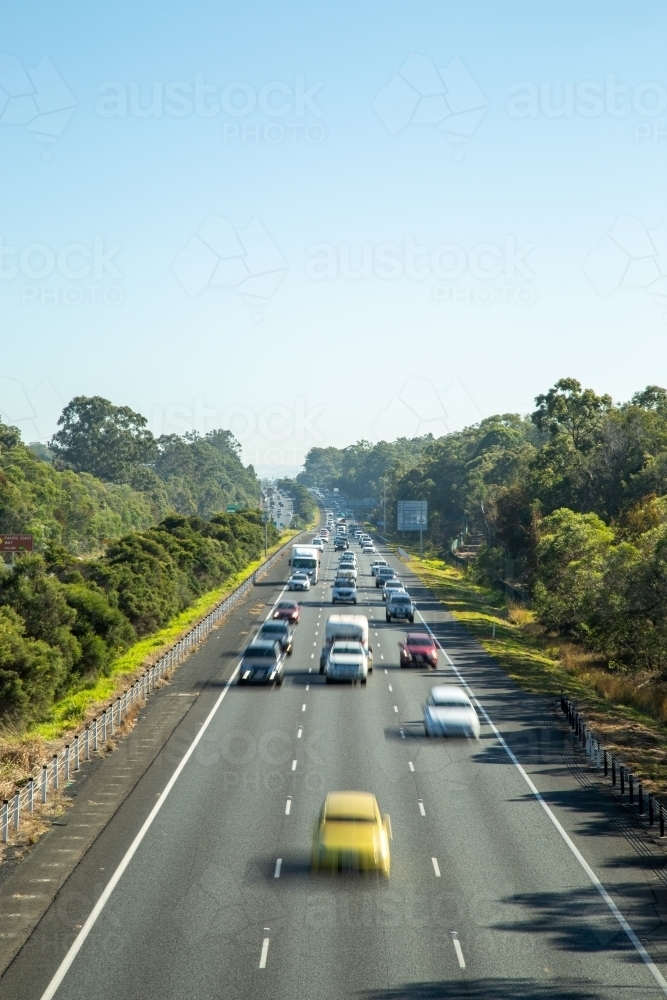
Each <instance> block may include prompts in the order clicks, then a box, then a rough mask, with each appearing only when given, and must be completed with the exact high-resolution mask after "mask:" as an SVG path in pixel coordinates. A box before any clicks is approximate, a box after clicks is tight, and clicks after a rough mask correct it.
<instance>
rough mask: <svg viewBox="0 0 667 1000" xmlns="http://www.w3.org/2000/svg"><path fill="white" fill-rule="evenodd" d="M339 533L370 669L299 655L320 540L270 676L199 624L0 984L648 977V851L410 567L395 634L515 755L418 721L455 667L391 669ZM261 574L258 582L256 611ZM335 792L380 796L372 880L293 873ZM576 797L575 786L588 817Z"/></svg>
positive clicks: (165, 989)
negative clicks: (380, 852) (157, 711)
mask: <svg viewBox="0 0 667 1000" xmlns="http://www.w3.org/2000/svg"><path fill="white" fill-rule="evenodd" d="M353 548H354V551H355V552H356V553H357V558H358V562H359V566H360V577H359V583H360V591H359V597H360V603H359V605H358V606H357V607H356V609H351V610H354V611H356V613H364V614H367V615H368V618H369V621H370V623H371V642H372V645H373V648H374V662H375V668H374V672H373V674H372V675H371V676H370V677H369V681H368V684H367V686H366V687H362V686H350V685H325V683H324V678H323V677H321V676H320V675H319V672H318V664H319V652H320V648H321V644H322V638H323V634H324V626H325V623H326V619H327V616H328V615H329V614H331V613H332V610H334V609H332V607H331V604H330V594H331V581H332V579H333V576H334V567H335V565H336V564H337V561H338V555H339V554H338V553H334V552H333V548H332V546H331V544H330V543H329V544H328V545H327V546H326V548H325V552H324V555H323V560H322V570H323V572H322V575H321V578H320V582H319V584H318V585H317V586H316V587H314V588H313V589H312V590H311V591H310V592H309V593H308V594H304V595H299V597H300V599H301V603H302V618H301V623H300V624H299V626H298V627H297V630H296V639H295V646H294V653H293V655H292V656H291V657H290V658H289V660H288V663H287V673H286V677H285V683H284V685H283V687H282V688H280V689H270V688H245V687H243V688H241V687H238V686H236V684H235V683H232V684H231V685H229V684H228V681H229V679H230V677H232V676H233V672H234V670H235V668H236V664H237V662H238V657H234V658H232V657H230V656H229V653H230V652H238V648H240V644H239V640H238V637H236V638H235V640H234V641H235V643H236V645H235V648H234V650H229V649H227V645H228V644H229V643H230V639H229V636H230V635H231V634H232V632H231V631H230V629H229V628H227V627H226V626H225V627H222V628H221V629H219V630H217V631H216V632H214V633H213V635H212V636H211V638H210V639H209V640H208V642H207V643H206V646H205V647H204V648H203V649H202V650H201V651H200V652H199V653H197V654H195V656H196V657H207V658H208V659H207V660H206V662H207V663H211V664H213V667H212V668H211V671H210V677H209V679H208V682H207V684H206V685H205V689H204V691H203V693H202V695H201V696H200V698H199V699H198V701H197V704H196V705H195V706H194V707H193V708H192V709H191V710H190V711H189V712H188V714H187V716H186V717H185V718H184V720H183V722H182V723H181V725H180V726H179V727H178V728H177V730H176V731H175V732H174V734H173V735H172V737H171V739H170V740H169V742H168V743H167V745H166V746H165V748H164V750H163V751H162V754H161V755H160V758H159V760H158V761H156V763H155V765H154V766H153V767H152V768H151V769H149V771H148V772H147V773H146V774H145V776H144V778H143V779H142V780H141V781H140V783H139V785H138V786H137V788H136V789H135V791H134V792H133V794H132V795H131V796H130V797H129V798H128V799H127V800H126V802H125V803H124V805H123V806H122V807H121V809H120V810H119V811H118V813H117V814H116V816H115V817H114V819H113V820H112V821H111V823H110V824H109V826H108V827H107V828H106V829H105V830H104V832H103V834H102V835H101V836H100V837H99V838H98V840H97V841H96V842H95V844H94V846H93V847H92V848H91V849H90V850H89V851H88V853H87V854H86V855H85V857H84V858H83V860H82V862H81V863H80V864H79V866H78V868H77V869H76V870H75V872H74V873H73V875H72V876H71V877H70V879H69V880H68V882H67V883H66V885H65V886H64V888H63V889H62V891H61V893H60V895H59V897H58V898H57V899H56V901H55V902H54V904H53V907H52V911H53V912H51V913H50V914H48V915H47V917H45V919H44V920H43V921H42V923H41V924H40V925H39V926H38V927H37V929H36V930H35V932H34V933H33V935H32V936H31V938H30V939H29V941H28V942H27V943H26V945H25V946H24V948H23V949H22V951H21V952H20V953H19V955H18V956H17V958H16V959H15V961H14V962H13V963H12V965H11V966H10V968H9V969H8V970H7V972H6V974H5V976H4V977H3V978H2V980H0V996H1V997H3V998H5V997H7V998H9V997H11V998H12V1000H27V998H31V1000H34V998H39V997H42V996H44V995H45V993H46V995H47V996H51V995H55V996H56V997H57V998H58V1000H95V998H105V1000H109V998H112V997H120V998H122V1000H135V998H136V1000H165V998H179V1000H191V998H192V1000H195V998H197V1000H209V998H218V997H220V998H222V997H224V998H234V1000H236V998H238V1000H241V998H253V1000H256V998H262V997H266V998H267V1000H269V998H270V1000H279V998H280V1000H282V998H284V1000H300V998H304V1000H340V998H347V997H361V998H365V1000H371V998H396V1000H398V998H406V1000H407V998H418V1000H435V998H436V997H437V998H440V997H446V998H452V997H467V998H477V1000H501V998H502V1000H509V998H516V997H518V998H524V1000H527V998H543V997H544V998H546V997H549V998H559V1000H583V998H590V1000H593V998H595V1000H600V998H609V1000H611V998H620V997H623V998H624V1000H649V998H654V997H659V996H660V997H662V996H664V995H665V992H664V991H663V989H662V987H661V986H660V983H659V977H660V972H659V971H658V968H655V967H654V969H653V971H652V968H651V966H650V964H648V963H650V961H651V959H654V960H655V961H656V963H657V966H658V967H659V968H660V969H662V971H663V972H664V971H665V966H664V964H663V959H664V958H665V955H666V954H667V952H666V950H665V947H664V941H663V938H662V936H661V934H660V933H658V932H657V931H656V928H659V927H661V926H662V924H663V922H664V909H663V911H662V913H663V919H662V920H661V918H660V913H659V910H660V907H661V906H662V902H664V897H663V896H660V893H661V892H664V891H665V885H664V883H665V876H664V872H663V871H662V867H661V865H662V862H661V860H660V857H659V852H657V853H656V852H653V853H652V854H651V851H650V849H649V848H648V847H646V844H644V842H641V849H640V847H638V846H637V845H636V844H633V838H634V839H635V841H637V842H638V843H639V840H641V838H639V840H638V839H637V838H638V837H639V834H637V833H636V832H635V831H634V830H633V829H631V828H629V829H626V828H625V827H623V823H622V821H620V820H617V819H616V818H615V816H614V814H613V812H614V807H613V804H612V805H611V806H610V807H609V810H608V811H607V812H605V809H606V808H607V807H606V806H605V805H604V802H603V798H604V797H603V796H601V795H600V794H599V793H598V792H597V791H596V789H595V788H591V787H588V786H587V784H586V779H585V777H582V776H581V775H582V774H583V771H581V768H580V765H579V763H577V761H576V760H574V761H573V760H572V759H571V755H570V751H569V750H568V747H569V743H568V742H567V740H566V739H565V737H564V735H563V732H562V731H561V729H559V728H558V725H557V724H556V723H555V722H554V721H553V719H552V717H551V716H549V714H548V713H545V712H544V705H543V703H542V702H540V701H539V699H532V698H530V697H529V696H526V695H523V694H521V692H519V691H518V689H517V688H516V687H514V685H512V684H511V682H509V681H508V680H507V679H506V678H505V675H504V674H502V673H501V671H499V670H498V669H497V668H496V667H494V666H493V664H492V662H491V661H490V660H488V658H486V657H484V656H483V655H482V654H481V653H480V651H479V649H478V647H477V646H476V645H475V644H474V643H473V642H471V640H470V639H469V638H468V637H467V636H466V633H465V632H464V631H463V630H461V629H459V628H458V627H456V626H454V625H453V624H452V622H451V619H450V616H449V615H448V614H447V613H446V612H445V611H444V610H443V608H442V607H441V606H440V605H438V604H437V603H436V602H435V601H434V600H433V599H432V598H431V597H430V595H429V594H428V592H427V591H426V590H425V589H424V588H421V587H420V586H418V585H417V583H416V581H415V579H414V578H407V583H408V586H409V588H410V590H411V592H412V593H413V596H414V597H416V599H417V603H418V606H419V608H420V615H421V621H418V622H416V623H415V628H424V627H425V625H424V624H423V622H426V623H428V626H429V627H430V628H432V629H433V631H434V633H435V634H436V635H437V636H438V638H439V639H440V641H441V642H442V645H443V647H444V648H445V649H446V651H447V654H448V656H449V657H451V661H452V662H453V663H454V665H455V666H456V668H457V669H458V670H459V671H460V673H461V676H462V677H464V678H465V680H466V681H467V682H468V683H469V684H470V686H471V688H472V690H473V691H474V693H475V695H476V696H477V698H478V699H479V702H480V705H482V706H483V707H484V709H485V711H486V712H487V713H488V715H489V718H490V719H491V720H492V721H493V722H494V723H495V725H496V726H497V728H498V731H499V732H500V733H501V734H502V736H503V738H504V739H505V740H506V745H507V748H508V749H511V751H512V752H513V753H514V754H515V759H516V761H517V762H519V763H520V764H521V765H522V767H523V768H524V773H522V772H521V770H520V769H519V767H517V764H516V763H515V762H514V761H513V760H512V758H511V757H510V756H509V755H508V753H507V750H506V748H505V746H504V745H503V743H502V742H501V741H500V740H499V738H498V735H497V733H496V732H495V731H494V729H493V728H492V727H491V726H490V725H489V724H488V720H486V719H482V732H481V738H480V740H479V741H472V740H471V741H468V740H449V741H445V740H429V739H427V738H426V737H425V736H424V732H423V726H422V724H421V708H422V705H423V703H424V701H425V700H426V697H427V695H428V692H429V689H430V687H431V686H432V685H433V684H434V683H437V682H440V683H441V682H442V681H443V679H444V680H447V681H453V682H456V681H457V677H456V675H455V673H454V672H453V671H452V669H451V667H450V666H449V663H448V659H447V656H446V655H445V653H444V652H441V654H440V664H439V668H438V670H437V671H433V670H431V671H425V670H420V669H411V670H407V669H406V670H401V669H400V668H399V659H398V640H399V638H400V637H401V636H402V634H403V633H404V631H405V628H404V627H402V626H400V625H398V624H396V623H394V624H392V625H387V624H386V623H385V616H384V605H383V603H382V600H381V597H380V591H378V590H376V588H375V581H374V578H373V577H372V576H371V575H370V570H369V565H370V560H371V558H373V557H369V556H361V554H360V551H359V548H358V546H356V545H353ZM396 565H397V566H399V565H400V564H399V563H396ZM283 575H284V577H285V578H286V576H287V566H286V565H285V567H284V573H283ZM280 589H281V588H280V585H276V586H274V587H268V588H264V594H263V595H262V599H263V600H264V602H265V614H266V615H268V614H269V613H270V610H271V605H272V603H273V602H274V601H275V600H276V599H277V598H278V596H279V594H280ZM342 610H344V609H343V608H341V607H340V606H339V607H337V608H336V609H335V611H337V612H340V611H342ZM243 641H247V640H243ZM202 662H203V661H202ZM216 706H217V707H216ZM202 730H204V732H203V735H202V732H201V731H202ZM196 739H199V742H198V743H197V744H196V746H195V748H194V750H192V749H191V748H192V744H193V741H194V740H196ZM187 753H190V756H189V757H188V758H187V760H185V763H183V761H184V757H185V755H186V754H187ZM178 767H181V770H180V772H179V773H178V776H177V777H176V780H173V777H172V776H173V775H174V773H175V772H176V769H177V768H178ZM580 772H581V773H580ZM169 777H172V782H171V785H169V786H168V785H167V780H168V778H169ZM527 778H528V779H529V780H531V781H532V782H534V786H535V787H536V788H539V790H540V792H541V793H542V795H543V802H544V803H545V804H547V803H548V805H549V807H550V809H551V812H550V813H549V812H547V811H546V809H545V808H544V805H543V804H542V803H541V802H540V801H538V799H537V798H536V796H535V794H534V793H533V790H532V789H531V788H530V786H529V784H528V783H527ZM335 789H363V790H368V791H372V792H374V793H375V795H376V796H377V798H378V801H379V804H380V808H381V810H382V811H383V812H388V813H390V815H391V821H392V828H393V837H394V839H393V843H392V872H391V877H390V878H389V879H388V880H385V879H382V878H381V877H379V876H378V877H376V876H374V875H352V874H350V875H348V874H344V875H343V874H339V875H331V874H326V875H324V874H320V875H315V874H313V873H311V871H310V848H311V842H312V834H313V828H314V824H315V821H316V818H317V815H318V812H319V810H320V808H321V806H322V802H323V800H324V797H325V795H326V793H327V792H328V791H329V790H335ZM584 793H585V794H586V798H585V800H584V799H583V798H582V796H583V795H584ZM596 795H597V799H596V797H595V796H596ZM160 800H162V801H161V808H160V809H159V811H157V812H156V813H155V815H154V818H153V820H152V822H150V825H148V826H147V828H145V827H144V832H143V837H142V838H141V839H140V841H139V842H138V843H136V841H135V838H136V837H137V834H138V833H140V831H141V830H142V824H145V822H146V820H147V817H149V814H150V812H151V810H152V809H153V808H154V806H155V805H156V803H158V802H160ZM583 801H585V802H587V803H590V802H593V808H592V809H591V811H590V812H589V813H587V812H585V810H584V807H583V806H582V804H581V803H582V802H583ZM557 824H560V828H559V827H558V825H557ZM568 836H569V837H570V838H571V839H570V841H569V843H568V840H567V837H568ZM133 841H135V845H136V850H134V852H133V853H132V856H131V857H130V858H129V860H128V859H127V858H126V862H127V863H126V865H125V867H124V869H123V870H122V873H120V875H119V874H118V872H117V868H118V865H119V864H120V863H121V861H122V859H123V857H124V856H125V855H126V852H127V851H128V848H130V845H131V844H132V843H133ZM647 842H648V841H647ZM577 850H578V851H580V852H581V855H580V856H579V857H578V856H577V854H576V851H577ZM642 852H643V853H642ZM647 852H648V854H647ZM649 855H650V857H649ZM584 859H585V860H584ZM612 862H615V863H613V864H612ZM586 863H589V864H590V865H591V867H592V870H593V872H595V873H596V875H597V876H598V877H599V878H600V879H601V880H602V882H603V884H604V886H605V887H606V888H607V889H608V890H609V892H610V894H611V896H610V897H609V900H607V899H605V898H604V895H603V894H602V893H601V892H600V890H599V888H598V887H596V885H595V884H594V882H593V881H592V880H591V874H590V873H589V872H588V871H587V870H586V868H585V864H586ZM114 873H116V875H114ZM95 900H97V901H98V910H99V912H98V913H97V914H96V919H94V920H91V919H90V914H91V909H92V905H93V903H94V901H95ZM612 901H613V902H612ZM102 903H103V904H104V905H102ZM615 904H618V907H619V910H620V912H621V913H622V914H623V917H621V920H623V918H627V920H628V921H629V925H628V926H627V929H626V928H624V927H623V926H622V923H621V922H619V915H620V914H615V913H614V912H613V906H614V905H615ZM87 920H88V924H87V923H86V921H87ZM628 931H629V933H628ZM633 934H636V935H637V938H635V942H636V943H633V940H632V935H633ZM652 935H654V936H653V937H652ZM642 942H645V945H646V949H647V952H644V955H643V956H642V954H641V950H642V948H643V944H642ZM73 944H77V945H80V948H79V950H78V952H77V953H76V954H75V955H72V952H71V951H69V949H71V947H72V945H73ZM648 953H650V955H651V959H649V957H648ZM68 954H69V956H70V959H71V963H70V964H69V965H68V966H67V967H65V966H63V965H62V963H63V960H65V959H66V956H67V955H68ZM59 969H60V974H59V978H57V979H54V977H55V976H57V974H58V970H59ZM49 984H51V985H49ZM56 987H57V988H56Z"/></svg>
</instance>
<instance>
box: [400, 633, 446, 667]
mask: <svg viewBox="0 0 667 1000" xmlns="http://www.w3.org/2000/svg"><path fill="white" fill-rule="evenodd" d="M398 648H399V649H400V659H401V666H402V667H418V666H422V665H423V666H426V667H432V668H433V670H435V669H436V667H437V666H438V647H437V645H436V643H435V640H434V639H433V638H432V637H431V636H430V635H429V634H428V632H408V634H407V635H406V637H405V639H404V640H403V642H399V644H398Z"/></svg>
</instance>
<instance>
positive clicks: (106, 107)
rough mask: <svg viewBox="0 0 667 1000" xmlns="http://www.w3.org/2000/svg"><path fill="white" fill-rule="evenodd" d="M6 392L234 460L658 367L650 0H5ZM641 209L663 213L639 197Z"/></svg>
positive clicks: (0, 124) (662, 377)
mask: <svg viewBox="0 0 667 1000" xmlns="http://www.w3.org/2000/svg"><path fill="white" fill-rule="evenodd" d="M1 17H2V44H1V46H0V48H1V49H2V52H3V53H4V54H3V56H2V58H1V59H0V142H1V147H0V148H1V149H2V184H1V188H0V192H1V193H0V199H1V204H2V213H1V217H0V218H1V223H0V235H1V237H2V248H0V254H1V255H2V257H1V259H0V305H1V307H2V330H3V338H2V360H1V362H0V411H1V412H2V415H3V418H4V419H5V420H10V421H12V422H13V423H18V424H19V426H21V428H22V430H23V432H24V436H25V437H26V438H27V439H28V440H32V439H35V438H38V437H39V438H42V439H44V438H46V437H48V436H49V435H50V434H51V433H52V431H53V429H54V426H55V420H56V418H57V415H58V413H59V411H60V409H61V408H62V405H64V403H65V402H67V401H68V400H69V399H70V398H71V397H72V396H74V395H77V394H86V395H92V394H96V393H97V394H101V395H104V396H107V397H108V398H110V399H111V400H113V401H114V402H116V403H119V404H120V403H124V404H128V405H130V406H132V407H134V408H135V409H138V410H140V411H141V412H142V413H144V414H145V415H146V416H147V417H148V418H149V420H150V422H151V426H152V427H153V429H154V430H155V431H156V432H157V433H160V432H170V431H182V430H183V429H186V428H189V427H197V429H198V430H200V431H205V430H208V429H210V428H212V427H213V426H219V425H223V426H231V428H232V430H234V431H235V432H236V433H237V436H238V437H239V438H240V439H241V440H242V442H243V445H244V452H245V456H246V460H247V461H253V462H254V463H255V464H256V465H258V466H259V467H260V468H262V467H266V466H271V465H274V466H275V465H292V466H293V465H298V464H299V462H300V461H301V459H302V457H303V454H304V453H305V451H307V449H308V448H309V447H311V446H312V445H313V444H318V445H323V444H335V445H345V444H348V443H350V442H352V441H354V440H357V439H359V438H362V437H364V438H370V439H374V440H375V439H378V438H380V437H393V436H396V435H398V434H407V435H412V434H415V433H423V432H425V431H427V430H433V431H434V432H435V433H442V432H444V430H446V429H450V430H451V429H455V428H457V427H461V426H464V425H465V424H468V423H471V422H474V421H476V420H478V419H480V417H481V416H485V415H488V414H491V413H494V412H497V411H520V412H526V411H527V410H528V409H529V408H530V406H531V402H532V398H533V397H534V396H535V395H536V394H537V393H538V392H542V391H545V390H546V389H547V388H548V387H549V386H550V385H551V384H552V383H553V382H554V381H555V380H556V379H557V378H559V377H561V376H564V375H572V376H575V377H576V378H578V379H580V380H581V381H582V382H584V383H585V384H586V385H591V386H593V387H594V388H596V389H597V390H599V391H607V392H611V393H612V395H613V396H614V397H615V398H616V399H626V398H628V397H629V396H630V395H631V394H632V393H633V392H634V391H635V390H637V389H639V388H642V387H643V386H644V385H646V384H647V383H653V382H657V383H659V384H663V385H665V384H667V372H665V359H666V354H667V352H666V349H665V345H666V340H667V321H666V320H667V277H664V275H667V223H666V224H664V225H662V224H663V221H664V220H665V218H666V217H667V204H666V202H667V185H666V184H665V176H666V174H665V167H666V164H667V62H666V60H665V50H666V43H667V8H665V5H664V3H641V2H637V3H633V4H628V3H618V2H587V3H585V4H582V3H581V2H578V3H554V4H549V5H545V4H535V3H475V2H468V3H465V4H464V3H460V2H459V3H449V2H431V3H420V2H415V0H410V2H401V3H396V2H394V3H392V2H387V0H382V2H364V3H362V4H359V3H349V2H345V0H343V2H339V3H337V4H332V3H326V4H324V3H317V2H313V0H309V2H308V3H292V4H289V5H276V4H274V3H245V4H225V3H219V2H218V3H211V2H199V3H192V4H185V3H173V2H168V0H167V2H164V0H162V2H160V3H155V2H145V0H144V2H139V3H133V4H131V3H129V2H119V0H116V2H115V3H107V2H103V0H101V2H100V0H97V2H95V3H93V4H91V3H82V2H75V0H69V2H68V3H66V4H62V3H54V2H44V3H35V2H31V0H24V2H23V3H22V4H20V5H18V4H17V5H12V6H9V5H3V11H2V15H1ZM661 226H662V228H661Z"/></svg>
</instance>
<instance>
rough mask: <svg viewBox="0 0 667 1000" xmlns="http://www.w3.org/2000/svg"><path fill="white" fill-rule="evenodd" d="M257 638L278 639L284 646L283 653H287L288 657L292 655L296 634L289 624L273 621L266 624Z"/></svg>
mask: <svg viewBox="0 0 667 1000" xmlns="http://www.w3.org/2000/svg"><path fill="white" fill-rule="evenodd" d="M257 638H258V639H276V640H277V641H278V642H279V643H280V645H281V646H282V650H283V653H286V654H287V655H288V656H291V655H292V648H293V647H292V644H293V642H294V633H293V632H292V629H291V628H290V627H289V625H288V624H287V622H279V621H278V622H277V621H273V620H272V621H268V622H264V624H263V625H262V627H261V628H260V630H259V632H258V634H257Z"/></svg>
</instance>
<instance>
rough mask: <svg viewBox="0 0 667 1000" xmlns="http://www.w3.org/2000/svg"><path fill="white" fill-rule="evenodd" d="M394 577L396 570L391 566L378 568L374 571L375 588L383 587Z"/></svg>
mask: <svg viewBox="0 0 667 1000" xmlns="http://www.w3.org/2000/svg"><path fill="white" fill-rule="evenodd" d="M395 576H396V570H395V569H393V568H392V567H391V566H378V568H377V570H376V571H375V586H376V587H384V585H385V583H386V582H387V580H391V579H393V578H394V577H395Z"/></svg>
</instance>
